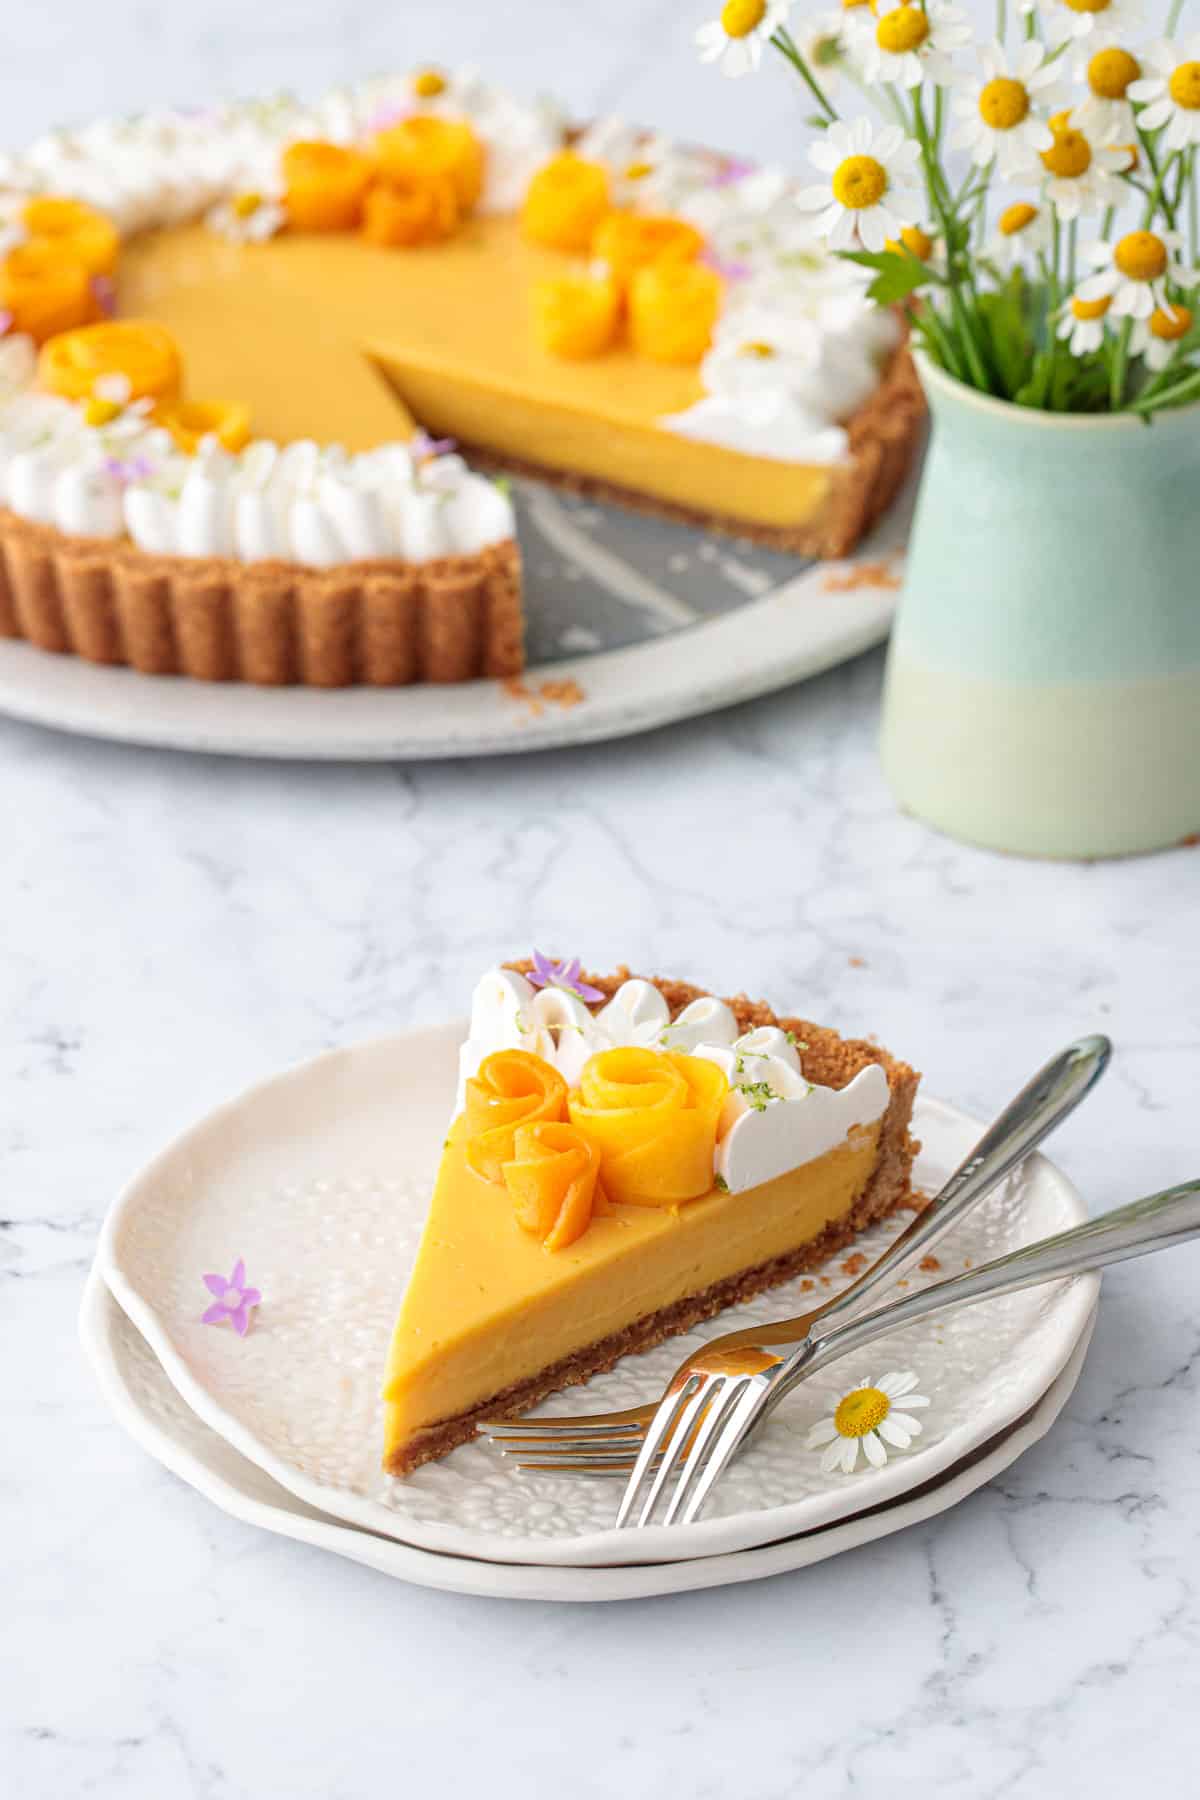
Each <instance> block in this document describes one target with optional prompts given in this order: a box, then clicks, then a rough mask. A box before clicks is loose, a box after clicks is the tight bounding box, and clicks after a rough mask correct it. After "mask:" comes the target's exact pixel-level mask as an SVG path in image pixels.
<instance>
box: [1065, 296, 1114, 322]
mask: <svg viewBox="0 0 1200 1800" xmlns="http://www.w3.org/2000/svg"><path fill="white" fill-rule="evenodd" d="M1111 305H1112V299H1111V296H1110V295H1108V294H1102V295H1101V296H1100V298H1099V300H1072V302H1071V311H1072V312H1073V313H1074V315H1075V317H1076V318H1077V319H1102V318H1103V317H1104V315H1105V313H1106V312H1107V311H1108V309H1109V307H1110V306H1111Z"/></svg>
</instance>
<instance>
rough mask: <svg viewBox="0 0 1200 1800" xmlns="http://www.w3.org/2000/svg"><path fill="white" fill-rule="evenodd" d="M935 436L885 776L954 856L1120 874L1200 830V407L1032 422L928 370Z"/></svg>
mask: <svg viewBox="0 0 1200 1800" xmlns="http://www.w3.org/2000/svg"><path fill="white" fill-rule="evenodd" d="M920 367H921V379H922V382H923V384H924V387H925V393H926V395H927V397H928V400H929V405H930V411H931V413H932V417H933V434H932V440H931V443H930V448H929V454H928V457H927V460H926V464H925V470H924V474H923V477H922V482H921V489H920V494H919V498H918V501H917V511H916V518H915V521H914V524H913V532H912V540H911V544H910V547H909V552H908V564H907V574H906V578H905V585H904V593H903V597H902V599H901V603H900V610H899V614H898V617H897V621H896V626H895V630H894V632H893V634H892V642H891V650H890V653H889V657H888V666H887V678H886V683H885V689H884V706H883V730H882V755H883V766H884V772H885V774H886V776H887V779H888V782H889V783H890V785H891V787H892V790H893V792H894V794H895V796H896V799H897V800H898V802H899V804H900V805H901V806H902V807H903V808H904V809H905V810H906V811H908V812H911V813H915V814H916V815H917V816H918V817H919V818H921V819H924V820H926V821H927V822H928V823H929V824H931V825H934V826H936V827H938V828H939V829H940V830H942V831H945V832H948V833H949V834H950V835H951V836H952V837H956V838H963V839H965V840H967V841H968V842H971V843H976V844H983V845H987V846H989V847H990V848H992V849H996V850H1009V851H1015V852H1018V853H1021V854H1024V855H1027V856H1052V857H1053V856H1059V857H1093V856H1122V855H1128V854H1130V853H1132V852H1135V851H1143V850H1155V849H1160V848H1162V847H1164V846H1166V845H1169V844H1175V843H1178V842H1179V841H1180V839H1182V838H1184V837H1186V836H1188V835H1189V834H1191V833H1194V832H1196V831H1197V830H1200V406H1189V407H1187V408H1183V409H1181V410H1179V411H1176V412H1166V413H1160V414H1159V415H1158V416H1157V417H1156V418H1155V419H1154V422H1153V423H1152V424H1150V425H1146V424H1144V423H1143V422H1142V421H1141V420H1140V419H1137V418H1133V417H1131V416H1121V415H1117V416H1107V415H1099V416H1085V415H1081V414H1080V415H1070V414H1067V415H1064V414H1058V413H1040V412H1032V411H1030V410H1028V409H1026V408H1024V407H1017V406H1012V405H1010V404H1009V403H1008V402H1007V401H1003V400H994V399H991V398H990V397H989V396H987V395H983V394H979V393H976V392H975V391H974V390H972V389H970V388H967V387H964V386H963V385H962V384H961V383H960V382H957V381H954V380H953V379H952V378H951V377H950V376H948V375H946V374H945V373H944V372H943V371H942V370H941V369H937V368H934V367H933V366H931V365H930V364H929V363H928V362H927V361H924V360H922V362H921V365H920Z"/></svg>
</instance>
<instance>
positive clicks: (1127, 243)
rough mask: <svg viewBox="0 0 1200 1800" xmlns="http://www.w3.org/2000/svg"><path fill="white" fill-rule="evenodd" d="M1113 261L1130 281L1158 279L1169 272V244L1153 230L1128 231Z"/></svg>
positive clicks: (1115, 252) (1115, 251)
mask: <svg viewBox="0 0 1200 1800" xmlns="http://www.w3.org/2000/svg"><path fill="white" fill-rule="evenodd" d="M1113 261H1114V262H1115V263H1116V265H1117V267H1118V269H1119V270H1120V271H1121V273H1122V275H1125V276H1127V277H1128V278H1129V280H1130V281H1157V280H1158V279H1159V278H1160V276H1162V275H1165V274H1166V272H1167V246H1166V245H1165V244H1164V243H1163V241H1162V239H1161V238H1160V237H1156V236H1155V234H1154V232H1152V231H1127V232H1126V234H1125V236H1124V237H1123V238H1122V239H1121V241H1120V242H1119V244H1118V245H1117V247H1116V249H1115V250H1114V251H1113Z"/></svg>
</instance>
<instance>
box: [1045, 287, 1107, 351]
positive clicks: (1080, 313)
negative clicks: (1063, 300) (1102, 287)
mask: <svg viewBox="0 0 1200 1800" xmlns="http://www.w3.org/2000/svg"><path fill="white" fill-rule="evenodd" d="M1111 307H1112V301H1111V300H1110V299H1109V298H1108V297H1107V295H1104V294H1102V295H1101V296H1100V298H1099V299H1098V300H1081V299H1080V298H1079V295H1078V294H1072V296H1071V298H1070V300H1069V301H1068V303H1067V306H1066V310H1065V311H1064V313H1063V316H1062V318H1061V319H1060V320H1059V321H1058V335H1059V337H1060V338H1066V339H1067V340H1068V342H1069V344H1070V347H1071V355H1072V356H1086V355H1087V354H1088V352H1089V350H1098V349H1099V348H1100V346H1101V344H1102V343H1103V342H1104V321H1105V319H1106V318H1107V317H1108V313H1109V311H1110V309H1111Z"/></svg>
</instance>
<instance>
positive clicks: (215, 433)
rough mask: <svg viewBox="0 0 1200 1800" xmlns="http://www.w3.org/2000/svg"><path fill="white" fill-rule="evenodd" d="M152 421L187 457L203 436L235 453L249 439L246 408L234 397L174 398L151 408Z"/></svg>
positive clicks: (197, 448) (194, 451)
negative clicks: (172, 439) (169, 436)
mask: <svg viewBox="0 0 1200 1800" xmlns="http://www.w3.org/2000/svg"><path fill="white" fill-rule="evenodd" d="M154 422H155V424H156V425H162V426H164V427H165V428H166V429H167V430H168V431H169V432H170V434H171V436H172V437H173V438H174V440H175V443H176V445H177V446H178V448H179V449H180V450H182V451H183V452H184V453H185V454H186V455H187V456H194V455H195V454H196V452H197V450H199V448H200V445H201V444H202V443H203V441H204V439H205V438H207V437H211V438H215V439H216V440H217V442H218V444H220V446H221V448H222V449H223V450H228V451H229V452H230V454H231V455H236V454H237V452H238V451H239V450H244V449H245V448H246V445H247V444H248V443H249V442H250V409H249V407H247V406H242V405H241V404H240V403H239V402H238V401H235V400H174V401H169V402H168V403H167V404H166V405H165V406H159V407H156V408H155V412H154Z"/></svg>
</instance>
